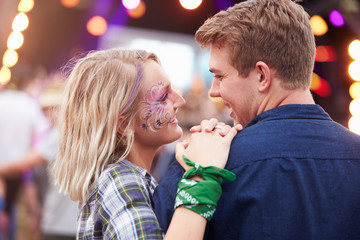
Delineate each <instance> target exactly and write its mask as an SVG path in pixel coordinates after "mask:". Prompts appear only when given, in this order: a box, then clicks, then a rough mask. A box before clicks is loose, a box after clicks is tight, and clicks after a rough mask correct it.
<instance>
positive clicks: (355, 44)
mask: <svg viewBox="0 0 360 240" xmlns="http://www.w3.org/2000/svg"><path fill="white" fill-rule="evenodd" d="M348 51H349V54H350V56H351V57H352V58H353V59H355V60H360V41H359V40H354V41H352V42H351V43H350V44H349V49H348Z"/></svg>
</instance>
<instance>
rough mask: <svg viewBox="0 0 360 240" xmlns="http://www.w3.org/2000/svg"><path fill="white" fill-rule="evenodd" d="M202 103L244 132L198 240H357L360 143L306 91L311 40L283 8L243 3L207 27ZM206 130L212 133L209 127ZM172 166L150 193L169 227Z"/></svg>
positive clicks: (260, 1)
mask: <svg viewBox="0 0 360 240" xmlns="http://www.w3.org/2000/svg"><path fill="white" fill-rule="evenodd" d="M195 38H196V41H197V42H198V43H199V44H200V45H201V46H202V47H203V48H210V61H209V67H210V71H211V72H212V73H214V79H213V83H212V86H211V89H210V95H211V96H213V97H222V98H223V101H224V103H225V104H226V105H227V106H228V107H230V108H231V109H232V111H231V114H230V115H231V117H232V118H233V119H234V121H235V122H236V123H241V124H242V125H243V126H246V127H245V128H244V130H243V131H241V132H240V133H238V135H237V136H236V137H235V138H234V140H233V142H232V146H231V149H230V154H229V160H228V163H227V167H226V168H227V169H229V170H230V171H232V172H234V173H236V175H237V179H236V181H235V182H224V183H223V194H222V197H221V199H220V201H219V202H218V207H217V210H216V212H215V215H214V218H213V220H212V221H211V222H210V223H209V224H208V229H207V232H206V235H205V238H206V239H242V240H243V239H252V240H253V239H261V240H264V239H301V240H303V239H307V240H308V239H314V240H315V239H316V240H317V239H360V228H359V226H358V223H359V222H360V205H359V202H360V187H359V186H360V174H359V172H360V152H359V149H360V136H358V135H355V134H353V133H351V132H350V131H348V130H347V129H346V128H344V127H342V126H340V125H339V124H337V123H335V122H334V121H332V120H331V119H330V117H329V116H328V114H327V113H326V112H324V110H323V109H322V108H321V107H320V106H318V105H316V104H315V103H314V100H313V98H312V95H311V92H310V90H309V86H310V81H311V74H312V70H313V64H314V56H315V40H314V36H313V33H312V29H311V26H310V23H309V16H308V14H307V13H306V12H305V11H304V9H303V8H302V7H301V6H300V5H298V4H297V3H295V2H293V1H291V0H249V1H246V2H241V3H239V4H236V5H235V6H233V7H230V8H229V9H227V10H226V11H221V12H219V13H218V14H216V15H215V16H213V17H212V18H210V19H208V20H207V21H206V22H205V23H204V24H203V25H202V26H201V27H200V29H199V30H198V31H197V33H196V35H195ZM212 127H214V126H210V128H212ZM182 174H183V171H182V169H181V167H180V166H178V165H177V164H174V165H173V166H172V167H171V168H170V170H169V171H168V173H167V175H166V176H165V177H164V178H163V180H162V182H161V184H160V185H159V187H158V188H157V189H156V191H155V194H154V202H155V212H156V214H157V217H158V219H159V222H160V224H161V226H162V228H164V230H166V229H167V227H168V224H169V221H170V219H171V215H172V213H173V203H174V199H175V194H176V183H177V181H178V180H179V179H180V178H181V175H182Z"/></svg>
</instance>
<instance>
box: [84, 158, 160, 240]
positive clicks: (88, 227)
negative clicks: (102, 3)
mask: <svg viewBox="0 0 360 240" xmlns="http://www.w3.org/2000/svg"><path fill="white" fill-rule="evenodd" d="M156 185H157V183H156V181H155V179H154V178H153V177H152V176H151V175H150V174H148V173H147V172H146V170H145V169H143V168H141V167H138V166H136V165H134V164H133V163H131V162H129V161H127V160H123V161H121V162H116V163H115V164H110V165H109V166H108V167H107V168H106V169H105V170H104V171H103V172H102V173H101V175H100V177H99V180H98V184H97V186H96V187H95V188H94V189H93V190H91V191H90V194H89V198H88V199H87V200H86V201H85V202H84V203H82V204H81V206H80V212H79V218H78V222H79V223H78V234H77V239H162V238H163V235H162V231H161V228H160V225H159V222H158V220H157V218H156V216H155V214H154V211H153V208H152V195H153V193H154V189H155V187H156Z"/></svg>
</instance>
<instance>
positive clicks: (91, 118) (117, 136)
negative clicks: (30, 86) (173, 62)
mask: <svg viewBox="0 0 360 240" xmlns="http://www.w3.org/2000/svg"><path fill="white" fill-rule="evenodd" d="M148 59H150V60H153V61H156V62H158V63H159V60H158V58H157V57H156V56H155V55H154V54H153V53H147V52H145V51H142V50H141V51H139V50H130V49H109V50H100V51H93V52H90V53H89V54H87V56H85V57H84V58H82V59H80V60H78V61H77V62H76V64H75V66H74V67H73V70H72V71H71V73H70V75H69V77H68V78H67V82H66V86H65V90H64V96H63V102H62V105H61V109H60V112H59V120H60V121H59V131H60V143H59V152H58V156H57V159H56V161H55V162H54V164H53V166H52V172H53V175H54V178H55V183H56V184H57V185H58V186H59V187H60V189H61V191H62V192H64V193H66V194H69V195H70V197H71V199H72V200H74V201H84V200H85V199H86V197H87V196H88V194H89V189H90V188H91V187H92V186H93V185H94V184H96V182H97V179H98V177H99V175H100V173H101V172H102V171H103V170H104V168H105V166H106V165H107V164H109V163H110V162H112V161H113V160H114V159H115V158H120V160H123V159H124V158H126V156H127V155H128V154H129V151H130V149H131V147H132V144H133V139H134V132H133V126H134V124H135V121H136V118H135V117H134V116H135V114H136V109H137V104H138V102H139V99H138V98H139V96H140V89H141V82H142V81H141V76H142V69H143V67H142V66H143V63H144V62H145V61H146V60H148ZM120 116H121V117H120ZM120 126H121V127H122V130H123V131H121V132H122V134H121V133H120V132H119V129H120Z"/></svg>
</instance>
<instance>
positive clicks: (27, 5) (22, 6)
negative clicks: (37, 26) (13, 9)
mask: <svg viewBox="0 0 360 240" xmlns="http://www.w3.org/2000/svg"><path fill="white" fill-rule="evenodd" d="M33 8H34V0H21V1H20V2H19V5H18V11H19V12H24V13H26V12H29V11H31V10H32V9H33Z"/></svg>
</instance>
